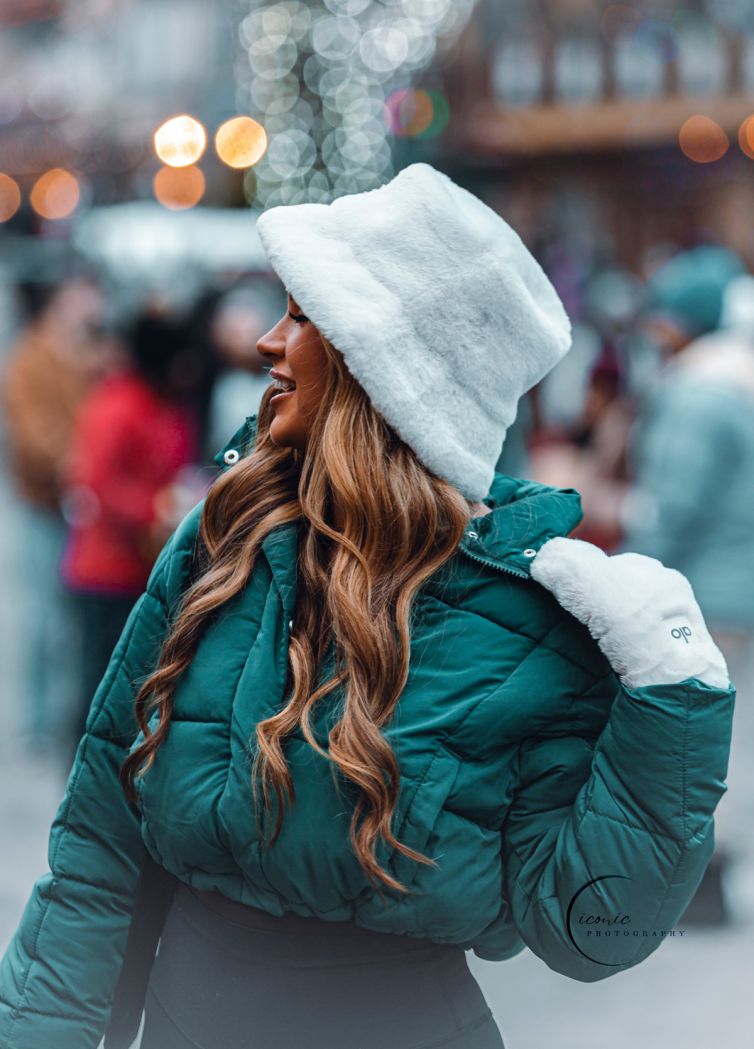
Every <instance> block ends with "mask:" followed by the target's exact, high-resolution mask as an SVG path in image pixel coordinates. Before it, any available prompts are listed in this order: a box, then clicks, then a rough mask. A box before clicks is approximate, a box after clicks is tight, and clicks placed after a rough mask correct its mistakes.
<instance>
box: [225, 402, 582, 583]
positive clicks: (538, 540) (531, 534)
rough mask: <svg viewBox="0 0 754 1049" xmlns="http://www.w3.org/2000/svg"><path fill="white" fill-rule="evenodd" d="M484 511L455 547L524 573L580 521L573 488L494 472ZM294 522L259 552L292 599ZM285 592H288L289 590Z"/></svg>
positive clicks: (233, 441) (248, 429)
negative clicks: (546, 547)
mask: <svg viewBox="0 0 754 1049" xmlns="http://www.w3.org/2000/svg"><path fill="white" fill-rule="evenodd" d="M257 418H258V417H257V415H250V416H248V417H247V418H246V419H245V420H244V422H243V423H242V425H241V426H239V428H238V429H237V430H236V432H235V433H234V434H233V436H232V437H231V438H230V440H229V441H228V442H227V443H226V444H225V445H223V447H222V448H221V449H220V451H219V452H218V453H217V455H215V457H214V461H215V462H216V463H217V464H218V466H220V467H222V468H223V469H228V468H229V467H231V466H232V465H233V464H234V463H236V462H238V460H239V459H242V458H243V457H244V456H246V455H248V454H249V453H250V452H251V450H252V447H253V444H254V438H255V436H256V430H257ZM482 502H483V503H484V505H485V506H489V507H490V513H488V514H483V515H482V516H481V517H472V518H471V519H470V520H469V523H468V525H467V527H466V531H465V532H464V535H463V538H462V540H461V543H460V549H461V550H463V552H464V553H465V554H467V556H469V557H470V558H472V559H473V560H475V561H478V562H483V563H486V564H488V565H490V566H491V567H493V568H499V569H500V570H502V571H506V572H512V573H513V574H514V575H519V576H523V577H526V576H528V575H529V568H530V565H531V562H532V561H533V559H534V557H535V555H536V553H537V552H538V550H539V548H540V547H541V546H543V545H544V544H545V543H546V542H547V541H548V540H549V539H553V538H554V537H555V536H565V535H568V534H569V532H571V531H572V530H573V529H574V528H575V527H576V525H577V524H578V523H579V521H581V518H582V516H583V514H582V509H581V497H580V495H579V493H578V492H577V491H575V489H573V488H554V487H551V486H550V485H545V484H540V483H539V482H538V481H530V480H524V479H521V478H518V477H509V476H508V475H507V474H501V473H497V472H496V473H495V475H494V477H493V480H492V484H491V485H490V490H489V493H488V494H487V496H486V498H485V499H483V500H482ZM296 542H297V529H296V524H295V522H288V523H286V524H283V525H279V526H278V527H277V528H275V529H273V531H272V532H270V534H269V535H268V536H267V537H266V538H265V540H264V541H263V543H262V549H263V550H264V551H265V554H266V556H267V559H268V561H269V562H270V566H271V568H272V571H273V575H274V576H275V580H276V582H277V584H278V586H279V587H280V589H281V593H282V596H283V602H284V603H286V601H287V600H288V599H293V596H294V595H293V591H294V589H295V583H294V584H293V585H292V584H291V571H292V566H291V562H294V564H295V561H296ZM289 591H290V593H289Z"/></svg>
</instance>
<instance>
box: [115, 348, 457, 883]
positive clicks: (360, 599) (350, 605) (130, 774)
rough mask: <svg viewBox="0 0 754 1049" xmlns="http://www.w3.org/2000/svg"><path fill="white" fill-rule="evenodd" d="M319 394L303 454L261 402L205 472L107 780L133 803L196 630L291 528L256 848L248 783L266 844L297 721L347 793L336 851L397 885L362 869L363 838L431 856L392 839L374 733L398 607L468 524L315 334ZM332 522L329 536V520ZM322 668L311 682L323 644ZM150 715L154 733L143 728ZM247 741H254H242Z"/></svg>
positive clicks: (288, 791) (453, 496)
mask: <svg viewBox="0 0 754 1049" xmlns="http://www.w3.org/2000/svg"><path fill="white" fill-rule="evenodd" d="M320 338H322V342H323V345H324V348H325V351H326V353H325V358H326V372H327V374H326V376H325V382H326V390H325V394H324V396H323V397H322V399H321V401H320V403H319V405H318V407H317V409H316V412H315V414H314V416H313V417H312V419H311V420H310V424H309V428H308V432H307V446H306V449H305V451H302V450H299V449H294V448H283V447H279V446H277V445H275V444H274V443H273V441H272V439H271V438H270V435H269V425H270V421H271V419H272V417H273V413H272V411H271V409H270V408H269V400H270V397H271V396H272V395H273V392H274V391H273V389H272V388H270V389H269V390H267V391H265V394H264V396H263V398H262V402H261V405H260V408H259V412H258V418H257V434H256V439H255V442H254V448H253V450H252V452H251V454H249V455H248V456H247V457H245V458H242V459H241V460H240V461H239V462H238V464H237V465H236V466H234V467H233V468H232V469H231V470H227V471H226V472H225V473H222V474H220V475H219V476H218V477H217V479H216V481H215V482H214V483H213V485H212V486H211V487H210V489H209V491H208V493H207V496H206V499H205V502H204V506H203V508H202V514H201V521H200V526H199V536H198V549H199V551H200V552H201V557H200V568H199V570H198V572H197V574H196V576H195V578H194V580H193V582H191V583H190V584H189V585H188V587H187V588H186V589H185V591H184V593H183V595H182V598H181V600H180V603H179V607H178V609H177V611H176V613H175V614H174V616H173V619H172V623H171V625H170V626H169V628H168V631H167V632H166V636H165V638H164V640H163V642H162V646H161V651H160V655H159V659H158V662H157V667H156V669H155V670H154V672H153V673H152V674H151V675H150V676H149V677H148V678H147V679H146V681H144V683H143V684H142V686H141V688H140V689H139V691H138V693H137V696H136V701H135V715H136V719H137V722H138V725H139V727H140V729H141V731H142V733H143V735H144V740H143V742H141V743H140V745H139V746H138V747H136V748H134V750H133V751H132V752H131V753H130V754H129V755H128V756H127V757H126V759H125V761H124V762H123V765H122V767H121V770H120V782H121V784H122V786H123V789H124V792H125V794H126V796H127V797H128V798H129V799H130V800H131V801H132V802H135V801H136V791H135V788H134V781H135V778H136V776H143V775H144V774H145V773H146V772H147V771H148V770H149V768H150V767H151V765H152V763H153V762H154V760H155V757H156V755H157V751H158V749H159V747H160V745H161V744H162V743H163V742H164V740H165V738H166V737H167V735H168V732H169V730H170V719H171V713H172V709H173V702H174V696H175V692H176V687H177V685H178V683H179V681H180V678H181V675H182V674H183V673H184V671H185V670H186V669H187V667H188V666H189V664H190V663H191V661H192V659H193V657H194V654H195V652H196V649H197V646H198V644H199V641H200V639H201V636H202V633H203V631H204V629H205V628H206V626H207V625H208V623H209V621H210V619H211V618H212V617H213V615H214V614H215V613H217V611H218V610H219V609H220V608H221V607H222V606H223V605H225V604H226V602H228V601H230V600H231V598H233V597H234V596H235V595H236V594H238V593H239V592H240V591H241V590H242V589H243V588H244V586H246V584H247V582H248V581H249V578H250V576H251V573H252V571H253V569H254V565H255V563H256V560H257V557H258V556H259V550H260V544H261V542H262V540H263V539H264V538H265V536H267V535H268V534H269V533H270V532H271V531H272V530H273V529H274V528H277V527H278V526H280V525H282V524H285V523H286V522H298V525H299V536H300V538H299V546H298V584H297V593H296V610H295V618H294V626H293V629H292V631H291V637H290V644H289V649H288V670H287V685H290V686H291V687H290V689H289V688H288V687H287V688H286V695H288V693H289V691H290V698H289V699H288V700H287V702H286V703H285V705H284V706H283V707H282V709H281V710H279V711H278V712H277V713H275V714H273V715H272V716H271V717H268V718H265V719H264V720H263V721H260V722H259V723H258V724H257V726H256V732H255V735H256V740H255V741H254V740H250V741H249V748H250V750H253V751H254V752H255V753H254V760H253V765H252V772H251V779H252V792H253V803H254V807H255V813H256V819H257V826H258V829H259V831H260V840H262V841H263V843H264V844H267V843H266V842H265V841H264V838H265V835H264V833H263V831H262V829H261V822H260V809H259V798H258V784H259V781H260V780H261V783H262V791H263V805H264V813H265V816H267V815H268V814H269V809H270V807H271V805H272V795H273V794H274V797H275V802H276V808H277V814H276V822H275V829H274V833H273V835H272V838H271V839H270V841H269V845H271V844H273V843H274V841H275V840H276V838H277V836H278V834H279V833H280V828H281V825H282V820H283V814H282V809H283V806H284V796H285V799H286V800H287V802H288V804H290V805H292V804H293V803H294V802H295V791H294V786H293V781H292V777H291V775H290V771H289V768H288V765H287V762H286V760H285V756H284V753H283V749H282V743H283V740H284V739H285V737H286V736H287V735H288V734H289V733H290V732H292V731H294V730H295V729H296V728H297V727H298V726H299V725H300V726H301V731H302V733H303V735H304V737H305V739H306V740H307V741H308V743H309V744H310V745H311V746H312V747H313V748H314V749H315V750H317V751H318V753H320V754H321V755H322V756H323V757H325V758H327V759H328V760H330V761H331V762H332V763H333V766H334V767H333V770H332V771H333V777H334V779H337V771H336V770H340V772H341V773H342V775H343V776H345V777H346V779H347V780H348V781H350V782H351V784H353V786H354V788H355V797H356V801H355V805H354V808H353V814H352V818H351V824H350V841H351V844H352V847H353V848H354V850H355V852H356V855H357V857H358V859H359V862H360V864H361V866H362V868H363V869H364V872H365V874H366V876H367V877H368V879H369V881H370V882H371V883H372V885H373V886H374V887H375V889H377V891H378V892H379V893H380V895H381V896H382V891H381V886H380V885H379V882H382V883H384V884H385V885H387V886H389V887H390V888H391V889H394V890H396V891H399V892H408V891H409V890H408V889H407V888H406V886H404V885H403V884H402V883H401V882H400V881H398V880H397V879H395V878H394V877H392V876H391V875H390V874H389V873H388V872H387V871H385V870H384V869H383V868H382V867H381V866H380V864H379V863H378V861H377V857H376V846H377V841H378V837H379V836H380V835H382V838H383V840H384V841H385V842H386V843H387V845H388V847H389V848H390V849H392V850H398V851H399V852H400V853H402V854H403V855H404V856H407V857H409V858H410V859H412V860H415V861H416V862H418V863H423V864H428V865H432V866H436V863H435V861H434V860H432V859H429V858H428V857H426V856H424V855H423V854H422V853H420V852H417V851H415V850H414V849H411V848H409V847H408V846H407V845H405V844H403V843H402V842H400V841H399V840H398V839H397V838H396V837H395V835H394V834H393V831H392V828H391V822H392V817H393V812H394V809H395V806H396V802H397V800H398V792H399V785H400V780H399V766H398V762H397V759H396V757H395V755H394V753H393V751H392V748H391V746H390V744H389V743H388V741H387V740H386V738H385V737H384V736H383V734H382V732H381V729H382V728H383V726H384V725H386V724H387V723H388V722H389V721H390V718H391V716H392V714H393V712H394V710H395V708H396V705H397V703H398V700H399V698H400V695H401V693H402V691H403V689H404V687H405V684H406V680H407V678H408V671H409V653H410V634H411V629H410V628H411V619H412V609H413V599H414V596H415V595H416V593H417V590H418V589H419V587H420V586H421V585H422V583H423V582H424V581H425V580H426V579H427V578H428V577H429V576H430V575H432V573H433V572H435V571H436V570H437V569H438V568H439V567H440V566H441V565H442V564H443V563H444V562H445V561H447V560H448V559H449V558H450V557H451V556H452V554H453V553H454V551H455V550H456V548H457V546H458V544H459V542H460V540H461V538H462V535H463V531H464V528H465V526H466V525H467V523H468V518H469V502H468V500H466V499H465V498H464V496H463V495H462V494H461V493H460V492H459V491H458V489H457V488H456V487H455V486H454V485H452V484H450V483H449V482H447V481H444V480H443V479H441V478H439V477H437V476H436V475H434V474H433V473H432V472H431V471H429V470H428V469H427V468H426V467H425V466H424V465H423V464H422V463H421V462H420V461H419V459H418V458H417V456H416V455H415V453H414V452H413V451H412V450H411V449H410V448H409V447H408V445H407V444H406V443H405V442H404V441H403V440H402V439H401V438H400V437H399V436H398V435H397V434H396V432H395V431H394V430H393V429H392V427H390V426H389V425H388V424H387V422H386V421H385V420H384V419H383V417H382V416H381V414H380V413H379V412H378V411H377V410H376V409H375V408H374V406H373V405H372V403H371V401H370V400H369V398H368V396H367V395H366V393H365V392H364V390H363V389H362V387H361V386H360V385H359V384H358V382H357V381H356V380H355V379H354V377H353V376H352V375H351V373H350V372H349V370H348V369H347V367H346V365H345V363H344V360H343V357H342V355H341V354H340V353H339V351H337V350H336V349H335V347H334V346H332V344H331V343H330V342H328V340H326V339H325V338H324V337H323V336H321V335H320ZM334 505H337V506H338V507H339V508H340V510H341V514H342V522H343V524H342V530H339V529H336V528H335V527H334V524H333V516H332V509H333V506H334ZM331 643H332V645H333V652H334V662H333V667H334V673H333V675H332V677H331V678H330V680H328V681H325V682H323V683H321V684H319V685H318V684H317V682H318V680H319V678H318V672H319V669H320V666H321V663H322V660H323V658H324V657H325V655H326V653H327V649H328V646H329V645H330V644H331ZM338 686H342V690H343V704H342V717H341V718H340V720H339V721H338V722H337V723H336V724H335V725H334V726H333V727H332V728H331V729H330V731H329V733H328V747H329V751H328V750H324V749H322V748H321V747H320V746H319V744H318V742H317V740H316V738H315V736H314V734H313V732H312V729H311V725H310V717H311V714H312V710H313V708H314V706H315V704H316V703H318V702H319V701H320V700H322V699H324V697H325V696H327V695H329V694H330V693H331V692H333V690H334V689H336V688H338ZM155 709H156V710H158V711H159V718H158V720H157V724H156V727H155V729H154V731H151V730H150V728H149V725H148V720H150V719H151V715H152V713H153V711H154V710H155ZM254 742H255V743H256V746H254Z"/></svg>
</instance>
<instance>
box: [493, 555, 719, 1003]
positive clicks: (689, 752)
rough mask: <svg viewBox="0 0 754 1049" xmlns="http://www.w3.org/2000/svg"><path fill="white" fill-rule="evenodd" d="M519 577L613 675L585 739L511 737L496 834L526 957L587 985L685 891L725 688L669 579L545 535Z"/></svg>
mask: <svg viewBox="0 0 754 1049" xmlns="http://www.w3.org/2000/svg"><path fill="white" fill-rule="evenodd" d="M532 576H533V577H534V578H535V579H537V580H538V581H539V582H540V583H541V584H542V585H543V586H546V587H547V588H548V589H550V590H551V591H552V592H553V593H554V594H555V596H556V598H557V599H558V601H559V602H560V603H561V605H563V607H565V608H566V609H567V610H568V611H569V612H571V613H572V614H573V615H574V616H576V618H578V619H580V621H581V622H583V623H584V624H585V625H586V626H587V627H588V628H589V630H590V632H591V633H592V636H593V637H594V638H595V639H596V640H597V642H598V644H599V645H600V648H601V649H602V651H603V653H604V654H605V656H606V657H607V659H608V660H609V662H610V664H611V665H612V667H613V669H614V671H615V676H614V677H608V678H605V679H603V681H602V682H597V683H596V684H595V686H594V688H595V689H602V690H603V691H604V690H605V689H609V690H611V691H612V692H613V694H614V693H615V692H616V691H617V695H615V699H614V702H613V703H612V706H611V709H610V715H609V718H608V721H607V724H606V726H605V728H604V730H603V731H602V733H601V735H600V736H599V738H598V739H597V740H590V739H589V738H585V737H583V736H581V735H580V734H576V733H572V734H564V735H562V736H554V737H550V738H536V739H535V738H532V739H526V740H524V741H523V743H522V745H521V747H520V750H519V754H518V772H519V781H518V790H517V793H516V795H515V797H514V801H513V805H512V807H511V809H510V811H509V814H508V817H507V819H506V823H505V826H504V828H503V851H504V861H505V868H506V875H505V879H506V896H507V899H508V903H509V907H510V915H511V917H512V920H513V922H514V924H515V926H516V929H517V931H518V933H519V935H520V937H521V939H522V940H523V941H524V943H526V944H527V945H528V946H529V947H530V948H531V950H532V951H533V952H534V953H535V954H537V955H538V956H539V957H540V958H542V959H543V960H544V961H545V962H546V963H547V965H548V966H549V967H550V968H551V969H554V970H555V971H556V972H560V973H562V974H563V975H565V976H570V977H571V978H573V979H576V980H580V981H583V982H593V981H597V980H601V979H605V978H606V977H608V976H611V975H614V974H615V973H617V972H620V971H622V970H624V969H628V968H631V967H632V966H633V965H636V964H637V963H639V962H640V961H642V960H643V959H644V958H646V957H647V956H648V955H649V954H651V953H652V952H653V951H654V950H656V949H657V947H659V946H660V944H661V943H662V942H663V939H665V938H666V937H667V936H668V934H669V933H670V932H671V931H672V930H673V929H674V926H675V924H676V923H677V922H678V920H679V919H680V918H681V917H682V915H683V913H684V911H685V910H686V907H687V906H688V904H689V903H690V901H691V899H692V897H693V896H694V893H695V892H696V889H697V888H698V886H699V883H700V881H701V879H702V876H703V874H704V871H705V869H706V867H707V864H708V863H709V860H710V858H711V856H712V852H713V849H714V819H713V814H714V811H715V808H716V806H717V804H718V802H719V800H720V798H721V797H722V796H723V794H724V793H725V791H726V789H727V788H726V785H725V782H724V780H725V776H726V775H727V769H728V755H729V750H730V739H731V727H732V718H733V707H734V700H735V689H734V687H733V685H732V684H730V682H729V680H728V675H727V671H726V667H725V662H724V660H723V658H722V655H721V654H720V652H719V651H718V649H717V648H716V646H715V645H714V643H713V641H712V639H711V638H710V636H709V634H708V632H707V629H706V627H705V625H704V621H703V619H702V617H701V613H700V612H699V609H698V606H697V604H696V601H695V600H694V597H693V592H692V590H691V587H690V585H689V584H688V582H687V580H686V579H685V578H684V577H683V576H682V575H680V573H678V572H675V571H673V570H671V569H667V568H665V567H664V566H663V565H661V564H660V563H659V562H657V561H655V560H653V559H650V558H646V557H642V556H641V555H638V554H621V555H618V556H615V557H607V556H606V555H605V554H604V553H603V552H602V551H600V550H598V549H597V548H596V547H593V546H592V545H591V544H588V543H583V542H581V541H579V540H572V539H563V538H557V539H553V540H551V541H550V542H549V543H546V544H545V545H544V546H543V547H542V549H541V551H540V553H539V554H538V555H537V558H536V559H535V561H534V563H533V565H532ZM585 698H586V697H585ZM589 698H592V699H593V698H594V697H593V696H592V697H589ZM606 698H608V699H609V698H610V697H606ZM482 956H484V954H482Z"/></svg>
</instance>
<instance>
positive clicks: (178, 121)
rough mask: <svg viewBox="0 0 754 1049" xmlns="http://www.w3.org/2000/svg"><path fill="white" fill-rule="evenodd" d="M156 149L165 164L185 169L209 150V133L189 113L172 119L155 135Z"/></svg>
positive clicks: (161, 126)
mask: <svg viewBox="0 0 754 1049" xmlns="http://www.w3.org/2000/svg"><path fill="white" fill-rule="evenodd" d="M154 148H155V152H156V153H157V156H158V157H159V158H160V160H161V161H162V162H163V164H167V165H169V167H171V168H185V167H188V165H189V164H195V163H196V162H197V160H198V159H199V158H200V157H201V155H202V153H204V150H205V149H206V148H207V132H206V131H205V130H204V127H203V126H202V125H201V124H200V123H199V121H198V120H195V119H194V118H193V117H192V116H189V115H188V113H182V114H181V115H180V116H178V117H171V118H170V120H166V121H165V123H164V124H161V125H160V126H159V127H158V128H157V130H156V131H155V133H154Z"/></svg>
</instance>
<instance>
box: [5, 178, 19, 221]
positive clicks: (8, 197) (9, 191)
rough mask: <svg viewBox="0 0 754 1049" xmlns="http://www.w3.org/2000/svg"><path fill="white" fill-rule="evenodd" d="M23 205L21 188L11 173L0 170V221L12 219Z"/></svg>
mask: <svg viewBox="0 0 754 1049" xmlns="http://www.w3.org/2000/svg"><path fill="white" fill-rule="evenodd" d="M20 206H21V190H20V189H19V188H18V183H17V182H16V180H15V179H14V178H11V177H10V175H4V174H3V173H2V172H0V222H7V221H8V219H12V218H13V216H14V215H15V214H16V212H17V211H18V209H19V207H20Z"/></svg>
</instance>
